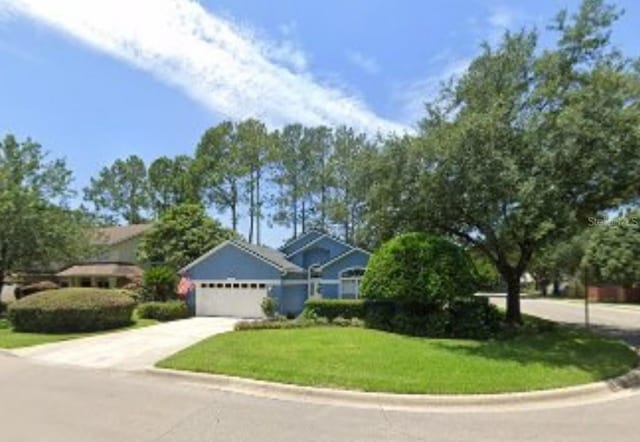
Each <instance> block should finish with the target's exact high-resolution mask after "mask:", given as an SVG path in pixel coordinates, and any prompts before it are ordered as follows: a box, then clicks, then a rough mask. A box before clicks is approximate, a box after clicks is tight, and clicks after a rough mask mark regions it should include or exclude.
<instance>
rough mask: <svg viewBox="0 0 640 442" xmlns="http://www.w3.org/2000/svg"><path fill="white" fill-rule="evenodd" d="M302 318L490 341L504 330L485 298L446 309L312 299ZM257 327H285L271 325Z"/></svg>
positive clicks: (416, 303) (407, 303)
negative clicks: (489, 339)
mask: <svg viewBox="0 0 640 442" xmlns="http://www.w3.org/2000/svg"><path fill="white" fill-rule="evenodd" d="M302 316H303V318H306V319H315V318H326V320H327V322H330V323H332V324H334V323H335V324H336V325H340V324H342V323H343V322H344V321H350V320H352V318H357V319H361V320H363V321H364V324H365V326H366V327H368V328H374V329H378V330H384V331H389V332H393V333H400V334H405V335H411V336H424V337H433V338H467V339H486V338H489V337H492V336H495V335H497V334H498V333H499V332H500V331H501V329H502V315H501V314H500V312H499V311H498V309H497V307H495V306H494V305H492V304H490V303H489V299H488V298H483V297H469V298H464V299H457V300H454V301H452V302H451V303H449V304H448V305H446V306H444V307H443V306H442V305H440V304H439V303H426V302H419V301H397V300H389V299H382V300H342V299H310V300H308V301H307V302H306V303H305V309H304V312H303V313H302ZM336 321H337V323H336ZM345 324H346V323H345ZM292 327H295V325H292ZM255 328H281V327H280V326H278V325H272V324H269V325H266V326H265V327H260V326H258V325H256V327H255Z"/></svg>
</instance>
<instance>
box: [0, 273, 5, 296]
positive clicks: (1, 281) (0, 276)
mask: <svg viewBox="0 0 640 442" xmlns="http://www.w3.org/2000/svg"><path fill="white" fill-rule="evenodd" d="M4 274H5V272H4V269H0V295H2V289H3V288H4ZM0 301H1V300H0Z"/></svg>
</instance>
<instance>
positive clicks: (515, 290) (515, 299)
mask: <svg viewBox="0 0 640 442" xmlns="http://www.w3.org/2000/svg"><path fill="white" fill-rule="evenodd" d="M501 273H502V274H503V277H504V279H505V281H506V283H507V322H508V323H509V324H521V323H522V314H521V312H520V275H519V274H518V273H517V272H515V271H514V270H513V269H511V268H510V269H508V270H506V271H502V272H501Z"/></svg>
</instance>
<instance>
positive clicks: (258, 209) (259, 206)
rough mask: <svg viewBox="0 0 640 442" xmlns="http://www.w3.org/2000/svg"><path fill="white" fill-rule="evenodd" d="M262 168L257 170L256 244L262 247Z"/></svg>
mask: <svg viewBox="0 0 640 442" xmlns="http://www.w3.org/2000/svg"><path fill="white" fill-rule="evenodd" d="M260 175H261V173H260V168H259V167H258V169H256V244H258V245H260V241H261V239H260V219H261V218H262V201H261V200H260V178H261V176H260Z"/></svg>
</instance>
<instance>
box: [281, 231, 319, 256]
mask: <svg viewBox="0 0 640 442" xmlns="http://www.w3.org/2000/svg"><path fill="white" fill-rule="evenodd" d="M324 234H325V233H324V232H322V231H320V230H317V229H311V230H308V231H306V232H304V233H301V234H300V235H298V236H296V237H293V238H291V239H289V240H287V241H286V242H285V243H284V244H283V245H282V246H280V247H279V248H278V250H280V251H282V252H284V253H291V252H293V251H294V250H296V249H297V248H299V247H302V246H303V245H305V244H306V243H307V242H308V241H313V240H314V239H316V238H318V237H320V236H322V235H324Z"/></svg>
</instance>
